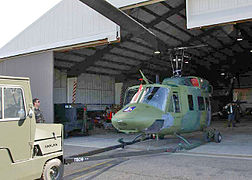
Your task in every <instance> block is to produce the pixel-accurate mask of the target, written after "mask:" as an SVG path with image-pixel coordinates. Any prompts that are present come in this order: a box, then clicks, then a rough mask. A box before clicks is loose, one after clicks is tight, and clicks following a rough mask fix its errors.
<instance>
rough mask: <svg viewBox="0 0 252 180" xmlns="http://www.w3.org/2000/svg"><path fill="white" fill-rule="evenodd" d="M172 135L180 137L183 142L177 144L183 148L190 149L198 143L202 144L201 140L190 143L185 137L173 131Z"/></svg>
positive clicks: (198, 144)
mask: <svg viewBox="0 0 252 180" xmlns="http://www.w3.org/2000/svg"><path fill="white" fill-rule="evenodd" d="M174 135H175V136H176V137H177V138H179V139H181V140H182V141H183V142H184V143H179V144H178V146H179V147H180V148H181V150H182V149H185V150H190V149H193V148H196V147H198V146H200V145H202V144H203V143H202V142H197V143H190V142H189V141H188V140H187V139H186V138H185V137H183V136H181V135H179V134H177V133H174Z"/></svg>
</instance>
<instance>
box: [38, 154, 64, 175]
mask: <svg viewBox="0 0 252 180" xmlns="http://www.w3.org/2000/svg"><path fill="white" fill-rule="evenodd" d="M63 174H64V166H63V164H62V162H61V160H59V159H58V158H56V159H51V160H49V161H47V162H46V164H45V166H44V169H43V173H42V179H43V180H52V179H55V180H61V179H63ZM52 176H53V178H52Z"/></svg>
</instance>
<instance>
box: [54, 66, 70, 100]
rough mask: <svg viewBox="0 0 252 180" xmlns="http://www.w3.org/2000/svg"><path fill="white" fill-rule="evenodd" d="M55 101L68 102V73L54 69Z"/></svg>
mask: <svg viewBox="0 0 252 180" xmlns="http://www.w3.org/2000/svg"><path fill="white" fill-rule="evenodd" d="M53 82H54V83H53V85H54V86H53V102H54V104H60V103H66V102H67V73H66V72H64V71H59V70H57V69H54V81H53Z"/></svg>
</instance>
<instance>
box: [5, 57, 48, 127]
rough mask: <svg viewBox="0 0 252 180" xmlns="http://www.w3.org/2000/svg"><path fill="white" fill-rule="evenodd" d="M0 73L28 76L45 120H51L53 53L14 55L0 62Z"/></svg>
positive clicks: (33, 94)
mask: <svg viewBox="0 0 252 180" xmlns="http://www.w3.org/2000/svg"><path fill="white" fill-rule="evenodd" d="M0 75H7V76H22V77H29V78H30V80H31V91H32V96H33V98H35V97H38V98H39V99H40V101H41V110H42V111H43V115H44V117H45V120H46V122H50V123H51V122H53V53H52V52H46V53H41V54H33V55H28V56H22V57H16V58H12V59H8V60H5V61H3V62H1V63H0Z"/></svg>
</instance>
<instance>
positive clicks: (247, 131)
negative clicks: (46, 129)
mask: <svg viewBox="0 0 252 180" xmlns="http://www.w3.org/2000/svg"><path fill="white" fill-rule="evenodd" d="M212 127H213V128H216V129H218V130H219V131H220V132H221V134H222V142H221V143H215V142H210V143H207V144H204V145H201V146H199V147H197V148H194V149H192V150H189V151H184V152H180V153H182V154H184V155H189V156H206V157H224V158H238V159H251V160H252V136H251V135H252V120H248V119H244V120H242V121H241V123H240V124H237V127H235V128H227V127H226V121H218V122H213V123H212ZM135 136H136V134H130V135H127V134H122V133H112V132H108V133H106V134H97V135H92V136H83V137H70V138H68V139H65V141H64V145H65V146H77V147H81V148H82V149H83V150H85V149H87V150H90V148H92V149H98V148H104V147H108V146H112V145H116V144H118V142H117V140H118V139H119V138H124V139H125V141H129V140H132V139H133V138H134V137H135ZM185 137H186V138H187V139H188V140H189V141H190V142H192V143H194V142H200V141H202V133H192V134H187V135H185ZM180 142H181V140H180V139H177V138H175V137H174V136H166V137H165V139H164V140H158V141H157V140H148V141H145V142H141V143H138V144H134V145H131V146H128V147H126V149H127V150H148V149H157V148H164V147H167V148H168V147H172V146H175V145H177V144H178V143H180Z"/></svg>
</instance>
